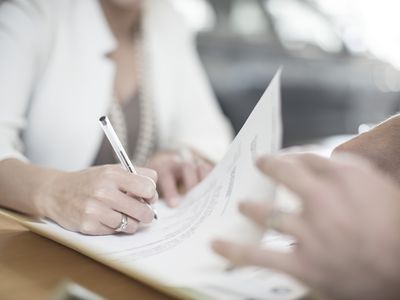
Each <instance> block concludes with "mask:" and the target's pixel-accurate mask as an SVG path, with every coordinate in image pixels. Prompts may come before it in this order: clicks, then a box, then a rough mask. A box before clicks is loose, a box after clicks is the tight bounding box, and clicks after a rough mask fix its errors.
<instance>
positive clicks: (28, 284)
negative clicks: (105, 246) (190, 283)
mask: <svg viewBox="0 0 400 300" xmlns="http://www.w3.org/2000/svg"><path fill="white" fill-rule="evenodd" d="M64 280H72V281H74V282H76V283H78V284H80V285H81V286H83V287H85V288H87V289H89V290H91V291H93V292H95V293H97V294H98V295H100V296H103V297H105V298H106V299H118V300H123V299H149V300H153V299H154V300H156V299H157V300H171V299H173V298H171V297H169V296H166V295H164V294H162V293H160V292H158V291H156V290H154V289H152V288H151V287H148V286H146V285H144V284H142V283H140V282H138V281H135V280H134V279H132V278H129V277H127V276H125V275H123V274H121V273H119V272H117V271H114V270H113V269H111V268H109V267H106V266H104V265H102V264H100V263H98V262H96V261H94V260H92V259H90V258H88V257H86V256H84V255H82V254H80V253H78V252H76V251H74V250H71V249H69V248H66V247H64V246H62V245H60V244H58V243H56V242H53V241H51V240H48V239H46V238H43V237H41V236H39V235H36V234H34V233H32V232H30V231H28V230H27V229H25V228H24V227H22V226H21V225H19V224H17V223H16V222H14V221H11V220H8V219H6V218H4V217H2V216H0V299H8V300H17V299H18V300H24V299H30V300H31V299H32V300H35V299H40V300H43V299H48V297H49V296H50V295H51V294H52V293H53V292H54V289H55V288H56V287H57V286H58V285H59V284H60V283H62V282H63V281H64Z"/></svg>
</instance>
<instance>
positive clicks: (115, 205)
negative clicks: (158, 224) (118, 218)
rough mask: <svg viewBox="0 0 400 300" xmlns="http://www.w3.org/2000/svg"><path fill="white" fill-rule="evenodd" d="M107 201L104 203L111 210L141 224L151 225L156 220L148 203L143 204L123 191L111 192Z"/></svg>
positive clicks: (107, 196)
mask: <svg viewBox="0 0 400 300" xmlns="http://www.w3.org/2000/svg"><path fill="white" fill-rule="evenodd" d="M105 199H106V200H104V201H106V202H107V203H106V204H107V205H108V206H109V207H110V208H112V209H113V210H115V211H117V212H120V213H123V214H125V215H127V216H128V217H131V218H133V219H135V220H137V221H139V222H142V223H151V222H152V221H153V220H154V212H153V211H152V210H151V209H150V207H149V206H148V205H147V204H146V203H142V202H140V201H139V200H137V199H135V198H132V197H130V196H128V195H126V194H124V193H122V192H121V191H112V190H110V191H109V192H108V195H106V197H105Z"/></svg>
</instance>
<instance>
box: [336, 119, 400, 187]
mask: <svg viewBox="0 0 400 300" xmlns="http://www.w3.org/2000/svg"><path fill="white" fill-rule="evenodd" d="M399 141H400V116H394V117H392V118H390V119H388V120H387V121H385V122H383V123H381V124H379V125H378V126H376V127H375V128H373V129H371V130H370V131H368V132H366V133H364V134H361V135H359V136H357V137H355V138H353V139H352V140H350V141H348V142H347V143H344V144H342V145H340V146H339V147H337V148H336V149H335V151H334V153H333V155H334V156H335V155H337V154H340V153H343V152H350V153H354V154H357V155H360V156H363V157H365V158H366V159H368V160H370V161H371V162H372V163H374V164H375V165H376V166H377V167H378V168H380V169H381V170H382V171H383V172H385V173H386V174H388V175H390V176H391V177H392V178H394V180H395V181H396V182H397V183H400V155H399V152H400V142H399Z"/></svg>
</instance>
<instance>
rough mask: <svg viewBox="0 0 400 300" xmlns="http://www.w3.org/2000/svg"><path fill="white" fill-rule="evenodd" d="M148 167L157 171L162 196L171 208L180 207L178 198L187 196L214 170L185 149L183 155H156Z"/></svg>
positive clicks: (168, 152)
mask: <svg viewBox="0 0 400 300" xmlns="http://www.w3.org/2000/svg"><path fill="white" fill-rule="evenodd" d="M147 167H149V168H151V169H153V170H156V171H157V173H158V175H159V179H158V189H159V192H160V196H161V197H162V198H163V199H165V201H166V203H167V205H168V206H170V207H175V206H177V205H178V198H179V197H180V195H181V194H185V193H186V192H188V191H189V190H190V189H192V188H193V187H194V186H196V185H197V184H198V183H199V182H200V181H202V180H203V179H204V178H205V177H206V176H207V174H208V173H209V172H210V171H211V170H212V168H213V164H212V163H210V162H209V161H207V160H205V159H204V158H202V157H201V156H199V155H197V154H195V153H193V152H192V151H190V150H188V149H185V150H184V151H183V152H182V153H178V152H174V151H165V152H159V153H157V154H155V155H154V156H153V157H152V158H151V159H150V160H149V162H148V164H147Z"/></svg>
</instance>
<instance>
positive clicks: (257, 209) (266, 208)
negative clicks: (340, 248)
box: [239, 202, 308, 241]
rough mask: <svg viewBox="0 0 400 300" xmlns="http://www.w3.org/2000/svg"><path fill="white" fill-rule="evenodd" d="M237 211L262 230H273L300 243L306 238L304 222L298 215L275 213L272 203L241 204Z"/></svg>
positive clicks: (306, 232)
mask: <svg viewBox="0 0 400 300" xmlns="http://www.w3.org/2000/svg"><path fill="white" fill-rule="evenodd" d="M239 210H240V212H241V213H242V214H243V215H245V216H246V217H248V218H249V219H251V220H253V221H254V222H255V223H256V224H258V225H259V226H260V227H262V228H264V229H273V230H276V231H279V232H281V233H283V234H287V235H291V236H293V237H296V239H297V240H301V241H303V240H304V239H305V238H306V237H307V236H308V231H307V230H306V229H307V227H306V224H305V221H304V220H302V219H301V217H300V216H299V215H295V214H289V213H284V212H277V211H276V209H274V206H273V204H272V203H268V202H265V203H260V202H243V203H240V205H239ZM268 227H272V228H268Z"/></svg>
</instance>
